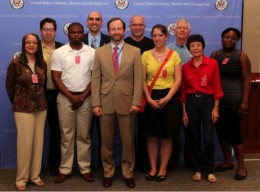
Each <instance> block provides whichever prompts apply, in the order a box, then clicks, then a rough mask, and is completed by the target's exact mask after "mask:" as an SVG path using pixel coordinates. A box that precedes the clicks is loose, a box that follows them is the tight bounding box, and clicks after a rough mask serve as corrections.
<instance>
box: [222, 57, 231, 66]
mask: <svg viewBox="0 0 260 192" xmlns="http://www.w3.org/2000/svg"><path fill="white" fill-rule="evenodd" d="M228 61H229V58H227V57H226V58H225V59H224V60H223V61H222V64H223V65H226V64H227V63H228Z"/></svg>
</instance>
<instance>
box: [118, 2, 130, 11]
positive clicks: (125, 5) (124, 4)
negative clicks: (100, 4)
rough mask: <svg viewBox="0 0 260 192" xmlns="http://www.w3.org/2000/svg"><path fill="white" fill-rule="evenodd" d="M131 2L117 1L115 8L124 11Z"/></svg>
mask: <svg viewBox="0 0 260 192" xmlns="http://www.w3.org/2000/svg"><path fill="white" fill-rule="evenodd" d="M128 5H129V2H128V0H116V2H115V6H116V8H118V9H120V10H124V9H126V8H127V7H128Z"/></svg>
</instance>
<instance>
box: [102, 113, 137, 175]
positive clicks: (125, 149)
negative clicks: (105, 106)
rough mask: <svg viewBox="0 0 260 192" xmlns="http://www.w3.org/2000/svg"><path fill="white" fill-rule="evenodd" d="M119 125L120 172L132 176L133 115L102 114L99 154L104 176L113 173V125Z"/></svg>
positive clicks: (133, 146) (133, 147)
mask: <svg viewBox="0 0 260 192" xmlns="http://www.w3.org/2000/svg"><path fill="white" fill-rule="evenodd" d="M117 122H118V126H119V130H120V137H121V142H122V174H123V176H124V178H132V177H133V170H134V164H135V143H134V129H135V115H134V114H130V115H118V114H116V113H115V114H111V115H102V116H101V117H100V124H101V138H102V147H101V156H102V163H103V167H104V177H113V176H114V174H115V164H114V141H115V127H116V125H117Z"/></svg>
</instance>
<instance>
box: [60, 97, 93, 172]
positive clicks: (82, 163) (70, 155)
mask: <svg viewBox="0 0 260 192" xmlns="http://www.w3.org/2000/svg"><path fill="white" fill-rule="evenodd" d="M71 106H72V104H71V102H70V100H69V99H68V98H67V97H66V96H65V95H63V94H61V93H59V95H58V98H57V107H58V114H59V123H60V132H61V163H60V167H59V170H60V173H63V174H71V173H72V167H73V160H74V148H75V138H76V146H77V160H78V165H79V170H80V173H81V174H84V173H89V172H90V171H91V168H90V165H91V138H90V129H91V122H92V107H91V98H90V96H88V97H87V98H86V99H85V101H84V103H83V105H82V106H81V107H80V108H78V109H77V110H72V109H71Z"/></svg>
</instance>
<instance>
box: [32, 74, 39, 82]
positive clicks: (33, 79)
mask: <svg viewBox="0 0 260 192" xmlns="http://www.w3.org/2000/svg"><path fill="white" fill-rule="evenodd" d="M32 82H33V83H38V75H36V74H33V75H32Z"/></svg>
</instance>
